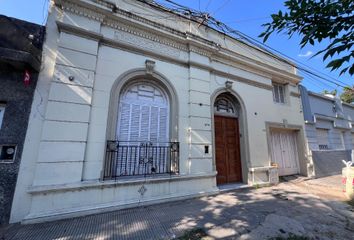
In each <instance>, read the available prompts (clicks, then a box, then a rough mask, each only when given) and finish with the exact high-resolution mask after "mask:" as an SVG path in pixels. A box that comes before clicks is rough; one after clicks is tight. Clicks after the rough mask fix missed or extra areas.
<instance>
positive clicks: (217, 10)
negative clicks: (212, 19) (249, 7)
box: [212, 0, 230, 15]
mask: <svg viewBox="0 0 354 240" xmlns="http://www.w3.org/2000/svg"><path fill="white" fill-rule="evenodd" d="M229 2H230V0H225V1H224V2H223V3H222V4H221V6H220V7H218V8H217V9H216V10H215V11H214V12H213V13H212V15H213V14H216V13H217V12H219V11H220V10H221V9H223V8H224V7H225V6H226V5H227V4H228V3H229Z"/></svg>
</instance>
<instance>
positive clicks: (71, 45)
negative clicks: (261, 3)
mask: <svg viewBox="0 0 354 240" xmlns="http://www.w3.org/2000/svg"><path fill="white" fill-rule="evenodd" d="M43 51H44V53H43V63H44V64H43V66H42V70H41V72H40V75H39V80H38V84H37V89H36V92H35V96H34V102H33V105H32V111H31V115H30V120H29V126H28V132H27V135H26V140H25V145H24V149H23V155H22V161H21V166H20V172H19V177H18V181H17V186H16V192H15V197H14V201H13V205H12V212H11V222H19V221H22V222H35V221H44V220H50V219H58V218H64V217H71V216H78V215H83V214H88V213H94V212H101V211H108V210H113V209H119V208H127V207H133V206H139V205H143V204H151V203H158V202H163V201H170V200H177V199H183V198H188V197H195V196H199V195H203V194H212V193H215V192H218V191H219V186H221V185H223V184H229V183H244V184H248V185H257V184H269V183H274V182H277V179H276V178H274V176H277V173H278V174H279V175H291V174H303V175H308V170H309V166H310V165H311V164H312V163H310V162H309V161H308V159H307V154H306V146H305V142H304V121H303V115H302V108H301V100H300V93H299V88H298V84H299V82H300V81H301V77H299V76H298V75H296V71H295V69H294V67H292V66H291V65H289V64H286V63H284V62H283V61H279V60H278V59H276V58H274V57H272V56H269V55H268V54H266V53H264V52H263V51H262V50H260V49H257V48H255V47H253V46H249V45H247V44H244V43H242V42H240V41H238V40H236V39H234V38H231V37H229V36H227V35H225V34H223V33H221V32H218V31H216V30H213V29H211V28H210V27H208V26H204V25H203V24H201V23H200V22H198V21H196V20H195V19H192V18H189V17H186V16H180V15H178V14H176V13H172V12H170V11H168V10H167V9H160V8H158V7H156V5H154V4H153V3H143V2H141V1H132V0H116V1H101V0H92V1H91V0H75V1H74V0H55V1H53V2H52V3H51V8H50V14H49V18H48V23H47V36H46V42H45V44H44V50H43ZM275 166H278V168H277V167H275ZM277 169H278V170H277Z"/></svg>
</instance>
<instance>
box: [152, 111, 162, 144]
mask: <svg viewBox="0 0 354 240" xmlns="http://www.w3.org/2000/svg"><path fill="white" fill-rule="evenodd" d="M159 123H160V121H159V108H158V107H155V106H154V107H151V117H150V141H151V142H158V141H159V139H158V135H159Z"/></svg>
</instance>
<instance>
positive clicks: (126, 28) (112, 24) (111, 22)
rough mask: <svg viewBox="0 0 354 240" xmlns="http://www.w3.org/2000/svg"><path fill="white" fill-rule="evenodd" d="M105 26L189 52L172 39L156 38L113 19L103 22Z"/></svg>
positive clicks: (149, 33)
mask: <svg viewBox="0 0 354 240" xmlns="http://www.w3.org/2000/svg"><path fill="white" fill-rule="evenodd" d="M103 24H105V25H106V26H108V27H111V28H113V29H117V30H120V31H123V32H127V33H129V34H132V35H135V36H138V37H141V38H145V39H147V40H150V41H153V42H156V43H160V44H164V45H167V46H170V47H172V48H176V49H179V50H183V51H187V48H186V45H185V44H180V43H178V42H176V41H173V40H171V39H168V38H166V37H161V36H156V34H153V33H151V32H148V31H145V30H143V29H140V28H137V27H133V26H130V25H127V24H124V23H121V22H118V21H116V20H113V19H106V20H105V21H103Z"/></svg>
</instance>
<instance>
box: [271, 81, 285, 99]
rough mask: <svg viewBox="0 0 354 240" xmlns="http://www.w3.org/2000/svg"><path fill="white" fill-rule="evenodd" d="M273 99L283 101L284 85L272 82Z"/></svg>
mask: <svg viewBox="0 0 354 240" xmlns="http://www.w3.org/2000/svg"><path fill="white" fill-rule="evenodd" d="M273 100H274V102H276V103H285V86H284V85H281V84H273Z"/></svg>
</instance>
